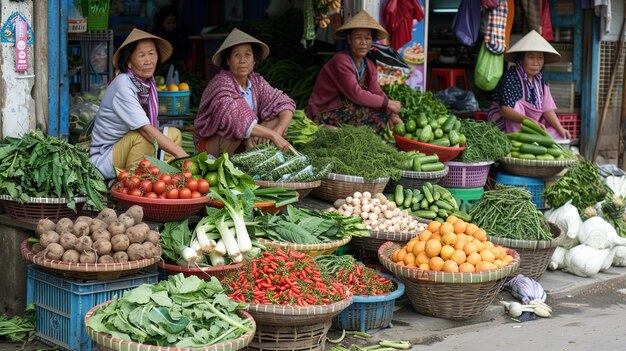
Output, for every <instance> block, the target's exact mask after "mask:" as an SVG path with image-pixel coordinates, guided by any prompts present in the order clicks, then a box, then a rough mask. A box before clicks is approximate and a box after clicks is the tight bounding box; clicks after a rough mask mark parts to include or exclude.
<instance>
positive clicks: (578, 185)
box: [543, 160, 607, 213]
mask: <svg viewBox="0 0 626 351" xmlns="http://www.w3.org/2000/svg"><path fill="white" fill-rule="evenodd" d="M606 193H607V191H606V186H605V184H604V183H603V182H602V178H601V177H600V173H598V169H597V168H596V167H595V166H594V165H593V164H592V163H591V162H589V161H587V160H579V161H578V162H576V163H575V164H574V165H572V166H571V167H570V168H569V170H568V171H567V173H565V175H564V176H563V177H561V178H559V179H558V180H557V181H556V182H555V183H554V184H552V185H551V186H550V187H548V188H547V189H545V190H544V191H543V198H544V199H545V200H546V202H547V203H549V204H550V206H552V207H561V206H562V205H564V204H565V203H566V202H567V201H569V200H572V205H574V206H575V207H576V208H577V209H578V211H579V212H580V213H583V211H584V210H585V208H586V207H588V206H593V205H595V204H596V203H597V202H600V201H602V200H603V199H604V197H605V196H606Z"/></svg>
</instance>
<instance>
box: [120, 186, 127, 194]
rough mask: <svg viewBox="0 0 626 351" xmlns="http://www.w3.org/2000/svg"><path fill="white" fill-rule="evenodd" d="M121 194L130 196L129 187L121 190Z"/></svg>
mask: <svg viewBox="0 0 626 351" xmlns="http://www.w3.org/2000/svg"><path fill="white" fill-rule="evenodd" d="M120 193H122V194H128V188H127V187H123V188H122V190H120Z"/></svg>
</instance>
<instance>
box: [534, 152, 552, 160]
mask: <svg viewBox="0 0 626 351" xmlns="http://www.w3.org/2000/svg"><path fill="white" fill-rule="evenodd" d="M537 159H538V160H544V161H546V160H554V156H552V155H550V154H545V155H537Z"/></svg>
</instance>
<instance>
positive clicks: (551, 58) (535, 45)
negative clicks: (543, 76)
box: [504, 29, 561, 63]
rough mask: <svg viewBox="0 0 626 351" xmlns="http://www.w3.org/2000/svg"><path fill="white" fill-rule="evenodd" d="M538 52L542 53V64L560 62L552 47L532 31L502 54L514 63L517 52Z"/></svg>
mask: <svg viewBox="0 0 626 351" xmlns="http://www.w3.org/2000/svg"><path fill="white" fill-rule="evenodd" d="M528 51H539V52H543V53H544V60H543V62H544V63H552V62H558V61H560V60H561V54H559V53H558V52H557V51H556V50H555V49H554V48H553V47H552V45H550V43H548V41H547V40H545V39H544V38H543V37H542V36H541V35H540V34H539V33H537V32H536V31H535V30H534V29H533V30H531V31H530V32H528V34H526V35H525V36H524V37H523V38H522V39H520V40H519V41H518V42H517V43H515V45H513V46H511V48H510V49H509V50H508V51H507V52H506V54H504V59H505V60H507V61H515V56H516V55H515V54H516V53H519V52H528Z"/></svg>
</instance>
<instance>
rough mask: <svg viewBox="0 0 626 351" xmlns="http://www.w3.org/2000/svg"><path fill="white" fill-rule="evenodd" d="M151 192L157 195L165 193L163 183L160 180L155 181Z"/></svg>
mask: <svg viewBox="0 0 626 351" xmlns="http://www.w3.org/2000/svg"><path fill="white" fill-rule="evenodd" d="M152 191H154V192H155V193H157V194H163V193H164V192H165V182H164V181H162V180H157V181H156V182H154V184H152Z"/></svg>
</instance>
